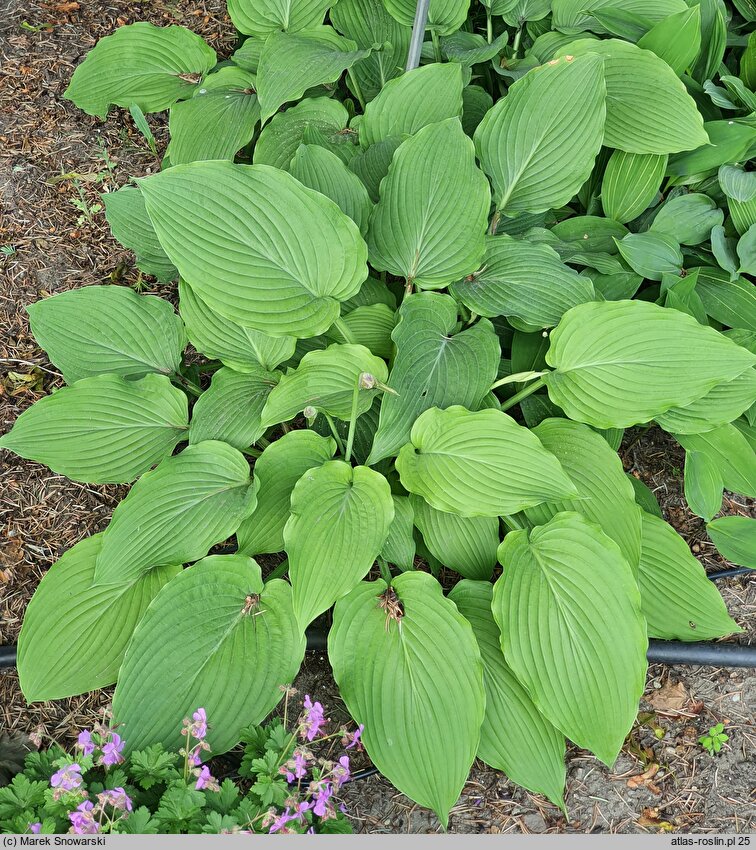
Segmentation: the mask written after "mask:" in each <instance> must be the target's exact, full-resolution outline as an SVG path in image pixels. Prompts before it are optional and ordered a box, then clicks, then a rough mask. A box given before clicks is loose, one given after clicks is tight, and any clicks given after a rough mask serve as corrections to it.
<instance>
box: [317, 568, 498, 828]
mask: <svg viewBox="0 0 756 850" xmlns="http://www.w3.org/2000/svg"><path fill="white" fill-rule="evenodd" d="M384 600H385V601H384ZM382 602H383V604H384V605H385V604H387V603H388V604H389V605H391V606H392V610H393V611H394V612H395V616H393V617H392V616H390V612H388V611H386V610H385V609H384V608H383V607H381V603H382ZM328 657H329V660H330V662H331V665H332V667H333V674H334V678H335V679H336V683H337V684H338V686H339V692H340V693H341V696H342V697H343V699H344V702H345V703H346V706H347V708H348V709H349V713H350V714H351V715H352V717H353V718H354V719H355V721H356V722H357V723H361V724H364V727H365V729H364V731H363V733H362V741H363V742H364V744H365V749H366V750H367V752H368V755H369V756H370V759H371V761H372V762H373V764H374V765H375V766H376V767H377V768H378V770H379V771H380V772H381V773H382V774H383V775H384V776H385V777H386V778H387V779H388V780H389V781H390V782H391V783H392V784H393V785H395V786H396V787H397V788H398V789H399V790H400V791H402V792H403V793H405V794H407V795H408V796H409V797H410V798H411V799H413V800H415V801H416V802H418V803H419V804H420V805H421V806H428V807H429V808H432V809H433V810H434V811H435V812H436V814H437V815H438V817H439V819H440V820H441V824H442V826H444V827H446V825H447V823H448V816H449V809H450V808H451V807H452V806H453V805H454V803H455V802H456V801H457V798H458V797H459V794H460V792H461V791H462V786H463V785H464V784H465V781H466V780H467V775H468V772H469V770H470V766H471V765H472V762H473V760H474V758H475V754H476V752H477V750H478V742H479V739H480V726H481V723H482V722H483V715H484V705H485V695H484V690H483V670H482V664H481V660H480V651H479V649H478V645H477V642H476V640H475V636H474V634H473V631H472V627H471V626H470V624H469V623H468V622H467V620H465V618H464V617H463V616H462V615H461V614H460V613H459V611H457V608H456V606H455V605H454V603H453V602H451V601H450V600H449V599H447V598H446V597H445V596H444V595H443V592H442V590H441V586H440V585H439V583H438V582H437V581H436V580H435V579H434V578H433V577H432V576H429V575H428V574H427V573H418V572H412V573H404V574H403V575H400V576H399V577H398V578H396V579H394V580H393V581H392V586H391V588H387V587H386V584H385V582H383V581H375V582H363V583H362V584H360V585H358V586H357V587H356V588H355V589H354V590H353V591H352V592H351V593H350V594H349V596H347V597H346V598H344V599H341V600H340V601H339V602H338V603H337V605H336V610H335V612H334V624H333V627H332V628H331V632H330V635H329V638H328Z"/></svg>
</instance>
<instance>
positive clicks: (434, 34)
mask: <svg viewBox="0 0 756 850" xmlns="http://www.w3.org/2000/svg"><path fill="white" fill-rule="evenodd" d="M431 41H432V42H433V58H434V59H435V60H436V62H443V55H442V53H441V38H440V37H439V35H438V30H437V29H436V28H435V27H431Z"/></svg>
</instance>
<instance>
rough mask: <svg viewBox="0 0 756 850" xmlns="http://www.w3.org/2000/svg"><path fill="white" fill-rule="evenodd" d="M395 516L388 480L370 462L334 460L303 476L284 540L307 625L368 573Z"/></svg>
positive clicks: (296, 602)
mask: <svg viewBox="0 0 756 850" xmlns="http://www.w3.org/2000/svg"><path fill="white" fill-rule="evenodd" d="M393 518H394V503H393V500H392V498H391V488H390V487H389V484H388V481H386V479H385V478H384V477H383V476H382V475H381V474H380V473H378V472H375V471H374V470H372V469H369V468H368V467H366V466H357V467H354V468H353V467H351V466H349V464H346V463H344V462H343V461H340V460H333V461H328V462H327V463H324V464H323V466H320V467H317V468H313V469H310V470H308V471H307V472H305V473H304V475H303V476H302V477H301V478H300V479H299V481H298V482H297V483H296V485H295V487H294V490H293V491H292V494H291V516H290V517H289V519H288V521H287V523H286V527H285V528H284V542H285V548H286V554H287V555H288V556H289V576H290V577H291V585H292V588H293V600H294V612H295V614H296V617H297V620H298V621H299V624H300V626H301V628H302V629H304V628H305V627H306V626H308V625H309V624H310V623H311V622H312V621H313V620H314V619H315V617H317V616H318V614H322V613H323V612H324V611H327V610H328V609H329V608H330V607H331V605H333V603H334V602H335V601H336V600H337V599H339V598H340V597H342V596H344V595H345V594H346V593H349V591H350V590H352V588H353V587H354V586H355V585H356V584H358V582H360V580H361V579H363V578H364V577H365V575H367V572H368V570H369V569H370V568H371V567H372V566H373V563H374V562H375V559H376V558H377V557H378V555H379V554H380V552H381V549H382V548H383V544H384V543H385V542H386V538H387V537H388V533H389V527H390V525H391V521H392V520H393Z"/></svg>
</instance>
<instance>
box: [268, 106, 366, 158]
mask: <svg viewBox="0 0 756 850" xmlns="http://www.w3.org/2000/svg"><path fill="white" fill-rule="evenodd" d="M348 120H349V113H348V112H347V111H346V109H345V108H344V106H343V105H342V104H341V103H339V101H337V100H332V99H331V98H329V97H315V98H307V99H305V100H303V101H302V102H301V103H298V104H297V105H296V106H292V107H291V108H290V109H287V110H286V112H280V113H279V114H278V115H274V116H273V118H272V119H271V120H270V123H269V124H267V125H266V126H265V127H264V128H263V131H262V133H260V138H259V139H258V140H257V143H256V144H255V152H254V156H253V160H254V163H255V165H273V166H275V167H276V168H282V169H284V170H286V169H287V168H288V167H289V163H290V162H291V158H292V157H293V156H294V154H295V153H296V152H297V148H298V147H299V146H300V145H301V144H302V143H303V142H304V137H305V133H306V132H307V131H308V130H310V131H313V130H317V131H318V132H320V133H321V134H322V135H323V137H324V138H326V139H327V140H328V141H329V142H332V143H333V144H334V152H336V153H338V151H339V150H340V148H341V147H347V146H348V147H352V144H351V137H352V136H353V135H354V134H353V133H352V132H351V131H350V130H346V129H345V127H346V125H347V121H348ZM339 140H341V141H342V142H343V143H344V144H343V145H341V146H340V145H338V141H339ZM345 161H347V162H348V160H345Z"/></svg>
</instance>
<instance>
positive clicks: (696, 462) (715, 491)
mask: <svg viewBox="0 0 756 850" xmlns="http://www.w3.org/2000/svg"><path fill="white" fill-rule="evenodd" d="M684 486H685V501H686V502H687V503H688V507H689V508H690V509H691V511H692V512H693V513H694V514H696V516H700V517H703V519H705V520H710V519H711V518H712V517H713V516H714V515H715V514H718V513H719V511H720V509H721V508H722V488H723V487H724V485H723V484H722V474H721V473H720V471H719V464H718V463H717V459H716V457H714V456H712V454H711V453H710V452H706V451H700V452H694V451H689V452H685V473H684Z"/></svg>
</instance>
